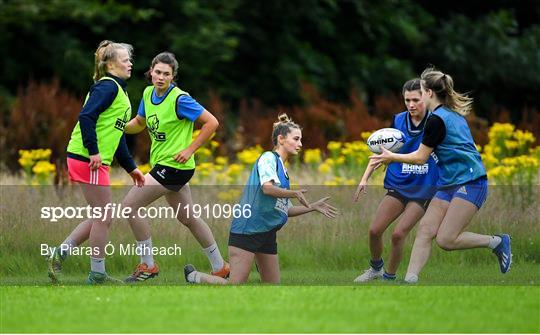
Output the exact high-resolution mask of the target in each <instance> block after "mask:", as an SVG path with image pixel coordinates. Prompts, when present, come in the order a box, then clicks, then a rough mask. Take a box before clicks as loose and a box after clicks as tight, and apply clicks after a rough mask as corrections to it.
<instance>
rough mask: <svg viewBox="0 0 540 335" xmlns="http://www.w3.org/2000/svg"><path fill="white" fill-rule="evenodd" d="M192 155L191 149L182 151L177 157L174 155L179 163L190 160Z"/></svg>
mask: <svg viewBox="0 0 540 335" xmlns="http://www.w3.org/2000/svg"><path fill="white" fill-rule="evenodd" d="M191 155H193V151H192V150H191V149H189V148H186V149H184V150H182V151H180V152H179V153H177V154H176V155H174V160H175V161H177V162H178V163H185V162H187V161H188V160H189V158H190V157H191Z"/></svg>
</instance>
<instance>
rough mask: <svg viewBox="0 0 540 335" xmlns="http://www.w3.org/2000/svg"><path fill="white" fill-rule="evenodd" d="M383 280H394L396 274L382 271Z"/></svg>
mask: <svg viewBox="0 0 540 335" xmlns="http://www.w3.org/2000/svg"><path fill="white" fill-rule="evenodd" d="M383 278H384V279H386V280H396V274H395V273H388V272H386V271H384V274H383Z"/></svg>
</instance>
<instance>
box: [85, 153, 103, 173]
mask: <svg viewBox="0 0 540 335" xmlns="http://www.w3.org/2000/svg"><path fill="white" fill-rule="evenodd" d="M101 165H102V162H101V156H100V155H99V154H95V155H90V163H88V166H89V167H90V170H92V171H94V170H97V169H99V168H100V167H101Z"/></svg>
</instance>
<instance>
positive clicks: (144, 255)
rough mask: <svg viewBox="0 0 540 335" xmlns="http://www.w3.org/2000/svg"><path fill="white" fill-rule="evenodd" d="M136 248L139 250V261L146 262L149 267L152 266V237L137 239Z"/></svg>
mask: <svg viewBox="0 0 540 335" xmlns="http://www.w3.org/2000/svg"><path fill="white" fill-rule="evenodd" d="M137 249H138V250H139V251H140V253H141V254H140V256H141V263H146V265H148V267H149V268H150V269H151V268H153V267H154V255H152V238H151V237H150V238H149V239H147V240H144V241H137Z"/></svg>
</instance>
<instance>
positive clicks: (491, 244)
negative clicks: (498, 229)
mask: <svg viewBox="0 0 540 335" xmlns="http://www.w3.org/2000/svg"><path fill="white" fill-rule="evenodd" d="M501 242H502V238H500V237H499V236H491V240H489V244H488V248H490V249H495V248H497V246H498V245H499V244H500V243H501Z"/></svg>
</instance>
